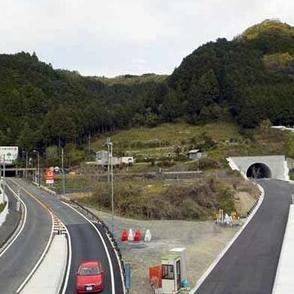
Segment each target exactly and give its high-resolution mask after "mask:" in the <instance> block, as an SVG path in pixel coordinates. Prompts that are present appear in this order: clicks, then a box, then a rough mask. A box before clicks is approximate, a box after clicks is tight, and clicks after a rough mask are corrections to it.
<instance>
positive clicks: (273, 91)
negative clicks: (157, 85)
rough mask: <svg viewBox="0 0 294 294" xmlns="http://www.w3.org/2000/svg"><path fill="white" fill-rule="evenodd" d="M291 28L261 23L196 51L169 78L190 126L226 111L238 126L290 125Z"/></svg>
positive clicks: (293, 85)
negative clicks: (268, 123) (262, 123)
mask: <svg viewBox="0 0 294 294" xmlns="http://www.w3.org/2000/svg"><path fill="white" fill-rule="evenodd" d="M293 75H294V28H293V27H291V26H289V25H287V24H284V23H281V22H279V21H276V20H266V21H264V22H262V23H261V24H258V25H255V26H253V27H251V28H249V29H247V30H246V31H245V32H244V33H243V34H242V35H240V36H238V37H236V38H235V39H234V40H232V41H227V40H226V39H218V40H217V41H216V42H210V43H207V44H206V45H203V46H201V47H200V48H198V49H197V50H195V51H194V52H193V53H192V54H191V55H189V56H187V57H186V58H184V60H183V62H182V64H181V65H180V66H179V67H178V68H177V69H176V70H175V71H174V73H173V74H172V75H171V76H170V77H169V85H170V87H172V88H173V89H175V90H176V93H177V97H179V99H181V101H182V105H184V108H185V113H186V115H187V118H188V119H189V121H191V122H194V123H198V122H201V121H206V120H210V119H219V118H221V117H222V115H223V112H224V111H225V110H227V111H229V113H231V114H232V115H233V116H234V118H235V119H236V121H237V122H238V123H239V124H240V125H241V126H243V127H250V128H251V127H255V126H256V125H257V124H258V123H259V122H260V121H261V120H263V119H269V120H270V121H271V122H272V123H273V124H286V125H287V124H292V125H293V124H294V82H293V81H294V80H293Z"/></svg>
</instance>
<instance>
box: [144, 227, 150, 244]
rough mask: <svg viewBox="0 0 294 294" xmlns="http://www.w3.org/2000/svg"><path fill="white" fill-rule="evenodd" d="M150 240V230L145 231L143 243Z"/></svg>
mask: <svg viewBox="0 0 294 294" xmlns="http://www.w3.org/2000/svg"><path fill="white" fill-rule="evenodd" d="M151 239H152V235H151V232H150V230H149V229H148V230H147V231H146V233H145V237H144V241H145V242H150V241H151Z"/></svg>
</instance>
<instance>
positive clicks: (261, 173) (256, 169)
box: [246, 163, 272, 179]
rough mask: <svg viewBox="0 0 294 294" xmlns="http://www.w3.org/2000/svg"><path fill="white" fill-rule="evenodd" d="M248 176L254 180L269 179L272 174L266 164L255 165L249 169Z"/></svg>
mask: <svg viewBox="0 0 294 294" xmlns="http://www.w3.org/2000/svg"><path fill="white" fill-rule="evenodd" d="M246 176H247V177H248V178H253V179H269V178H271V177H272V172H271V170H270V168H269V167H268V166H267V165H266V164H264V163H254V164H252V165H251V166H250V167H249V168H248V170H247V173H246Z"/></svg>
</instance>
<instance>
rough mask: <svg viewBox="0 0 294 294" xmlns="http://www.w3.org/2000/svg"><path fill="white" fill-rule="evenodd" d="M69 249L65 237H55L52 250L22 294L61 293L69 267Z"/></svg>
mask: <svg viewBox="0 0 294 294" xmlns="http://www.w3.org/2000/svg"><path fill="white" fill-rule="evenodd" d="M67 255H68V247H67V240H66V236H65V235H56V236H54V238H53V240H52V243H51V246H50V249H49V251H48V252H47V255H46V256H45V258H44V259H43V261H42V263H41V265H40V266H39V267H38V269H37V271H36V272H35V273H34V275H33V276H32V278H31V279H30V280H29V281H28V283H27V284H26V285H25V287H24V288H23V290H22V291H21V292H20V293H21V294H40V293H42V294H56V293H59V292H60V289H61V286H62V282H63V279H64V275H65V272H66V267H67Z"/></svg>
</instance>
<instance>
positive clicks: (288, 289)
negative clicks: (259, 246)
mask: <svg viewBox="0 0 294 294" xmlns="http://www.w3.org/2000/svg"><path fill="white" fill-rule="evenodd" d="M293 275H294V205H293V204H292V205H290V210H289V216H288V222H287V226H286V231H285V235H284V241H283V246H282V249H281V253H280V260H279V265H278V269H277V273H276V278H275V283H274V288H273V294H288V293H293V289H294V279H293Z"/></svg>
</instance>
